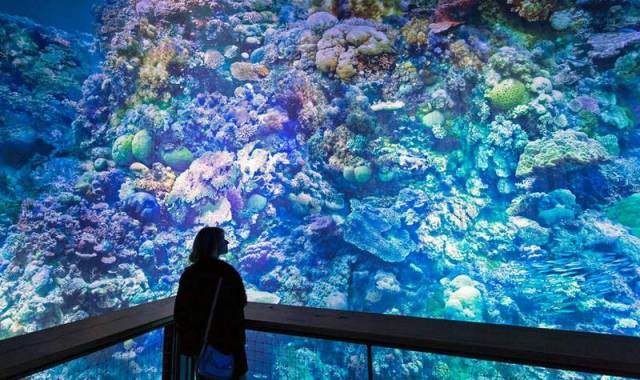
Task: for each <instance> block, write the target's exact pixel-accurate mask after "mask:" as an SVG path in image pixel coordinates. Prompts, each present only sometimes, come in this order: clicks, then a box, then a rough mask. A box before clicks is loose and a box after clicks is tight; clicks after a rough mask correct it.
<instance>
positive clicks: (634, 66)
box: [0, 0, 640, 378]
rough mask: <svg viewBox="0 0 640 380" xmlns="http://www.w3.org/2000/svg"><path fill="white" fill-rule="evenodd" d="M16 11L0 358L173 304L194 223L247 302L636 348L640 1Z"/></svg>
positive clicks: (4, 44)
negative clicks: (511, 329) (88, 322)
mask: <svg viewBox="0 0 640 380" xmlns="http://www.w3.org/2000/svg"><path fill="white" fill-rule="evenodd" d="M8 3H12V2H8ZM20 3H21V4H22V6H20V4H17V3H16V4H4V3H3V4H2V5H0V12H4V13H2V14H1V15H0V247H1V248H0V339H3V338H7V337H10V336H15V335H19V334H24V333H27V332H31V331H35V330H38V329H42V328H46V327H50V326H55V325H58V324H61V323H66V322H70V321H74V320H79V319H82V318H87V317H89V316H94V315H99V314H102V313H106V312H109V311H112V310H117V309H120V308H124V307H128V306H132V305H136V304H141V303H144V302H148V301H151V300H156V299H160V298H164V297H168V296H171V295H173V294H175V291H176V288H177V282H178V279H179V276H180V274H181V273H182V271H183V270H184V268H185V267H186V266H187V265H189V263H188V260H187V257H188V255H189V250H190V246H191V242H192V240H193V237H194V236H195V233H196V232H197V231H198V230H199V229H200V228H201V227H203V226H220V227H222V228H224V229H225V231H226V234H227V239H228V240H229V241H230V254H229V255H227V256H226V257H225V260H227V261H228V262H230V263H231V264H232V265H234V267H235V268H236V269H237V270H238V271H239V272H240V273H241V274H242V277H243V279H244V282H245V286H246V288H247V293H248V295H249V298H250V299H251V300H255V301H261V302H272V303H284V304H290V305H305V306H314V307H323V308H331V309H344V310H357V311H367V312H375V313H388V314H401V315H410V316H418V317H433V318H447V319H457V320H467V321H482V322H491V323H500V324H511V325H523V326H534V327H546V328H556V329H568V330H583V331H594V332H603V333H610V334H622V335H634V336H640V324H639V323H640V129H639V125H640V124H639V123H640V2H638V1H637V0H626V1H625V0H619V1H604V0H603V1H600V0H575V1H574V0H566V1H554V0H523V1H520V0H489V1H479V0H440V1H429V0H424V1H420V0H402V1H401V0H351V1H348V0H342V1H340V0H293V1H280V0H243V1H237V0H218V1H209V0H128V1H127V0H107V1H100V2H95V4H92V3H91V2H83V4H82V7H80V8H77V7H76V5H74V4H75V3H78V2H73V1H62V2H54V1H50V2H47V1H35V0H33V1H32V0H25V1H22V2H20ZM43 4H46V6H45V5H43ZM92 6H93V9H92V10H91V9H90V8H92ZM74 20H76V21H74ZM74 22H75V23H74ZM411 360H417V359H415V358H413V359H411ZM414 364H415V363H414ZM450 367H451V371H452V373H453V372H455V368H456V364H455V363H454V362H452V363H451V366H450ZM505 368H506V367H505ZM467 370H468V368H467ZM496 371H498V370H496ZM500 371H502V372H500V374H501V376H504V377H506V378H509V376H510V373H511V372H509V371H511V370H510V369H508V368H506V369H503V370H500ZM498 372H499V371H498ZM498 372H496V373H498ZM543 375H544V374H542V375H540V376H542V377H544V376H543ZM549 376H551V375H549Z"/></svg>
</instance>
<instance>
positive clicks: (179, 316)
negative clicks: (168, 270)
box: [173, 274, 192, 331]
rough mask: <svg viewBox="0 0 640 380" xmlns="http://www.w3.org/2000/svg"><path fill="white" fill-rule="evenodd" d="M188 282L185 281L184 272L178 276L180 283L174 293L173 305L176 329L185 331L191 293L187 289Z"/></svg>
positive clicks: (187, 325) (188, 319) (187, 326)
mask: <svg viewBox="0 0 640 380" xmlns="http://www.w3.org/2000/svg"><path fill="white" fill-rule="evenodd" d="M188 287H189V283H188V282H187V281H185V279H184V274H183V275H182V276H180V283H179V285H178V294H176V301H175V303H174V306H173V320H174V322H175V324H176V328H177V329H178V330H182V331H185V330H186V329H188V328H189V325H190V318H189V304H190V303H191V302H190V296H191V295H192V293H191V292H190V291H189V289H188Z"/></svg>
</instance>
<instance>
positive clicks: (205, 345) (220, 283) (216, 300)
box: [201, 276, 222, 352]
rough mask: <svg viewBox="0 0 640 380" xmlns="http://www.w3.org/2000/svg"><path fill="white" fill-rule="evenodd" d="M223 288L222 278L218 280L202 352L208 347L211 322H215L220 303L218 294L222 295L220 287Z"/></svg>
mask: <svg viewBox="0 0 640 380" xmlns="http://www.w3.org/2000/svg"><path fill="white" fill-rule="evenodd" d="M221 286H222V276H220V279H219V280H218V286H217V287H216V294H215V296H214V297H213V304H212V305H211V311H210V312H209V321H208V322H207V330H206V331H205V332H204V339H203V340H202V350H201V352H203V351H204V349H205V348H206V347H207V338H208V337H209V330H211V322H212V321H213V312H214V310H215V309H216V304H217V303H218V294H219V293H220V287H221Z"/></svg>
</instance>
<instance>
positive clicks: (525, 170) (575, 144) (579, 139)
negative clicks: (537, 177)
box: [516, 130, 609, 177]
mask: <svg viewBox="0 0 640 380" xmlns="http://www.w3.org/2000/svg"><path fill="white" fill-rule="evenodd" d="M608 159H609V153H608V152H607V149H606V148H605V147H604V146H603V145H602V144H601V143H599V142H598V141H596V140H593V139H590V138H589V137H588V136H587V135H586V134H584V133H582V132H576V131H572V130H566V131H557V132H555V133H554V134H553V136H551V137H549V138H543V139H539V140H535V141H530V142H529V143H528V144H527V146H526V147H525V149H524V152H523V153H522V155H521V156H520V160H519V161H518V168H517V169H516V175H517V176H519V177H521V176H527V175H530V174H532V173H533V172H534V171H536V170H545V169H554V170H558V171H569V170H572V169H574V168H575V167H577V166H581V165H589V164H595V163H599V162H603V161H606V160H608Z"/></svg>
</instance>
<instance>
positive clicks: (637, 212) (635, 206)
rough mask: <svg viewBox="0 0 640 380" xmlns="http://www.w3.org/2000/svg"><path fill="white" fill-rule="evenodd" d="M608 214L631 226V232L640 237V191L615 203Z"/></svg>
mask: <svg viewBox="0 0 640 380" xmlns="http://www.w3.org/2000/svg"><path fill="white" fill-rule="evenodd" d="M607 216H609V218H610V219H611V220H614V221H616V222H618V223H621V224H624V225H625V226H627V227H629V228H631V233H632V234H634V235H635V236H638V237H640V193H636V194H633V195H631V196H630V197H627V198H625V199H623V200H621V201H620V202H618V203H616V204H615V205H613V207H611V208H610V209H609V211H608V213H607Z"/></svg>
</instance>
